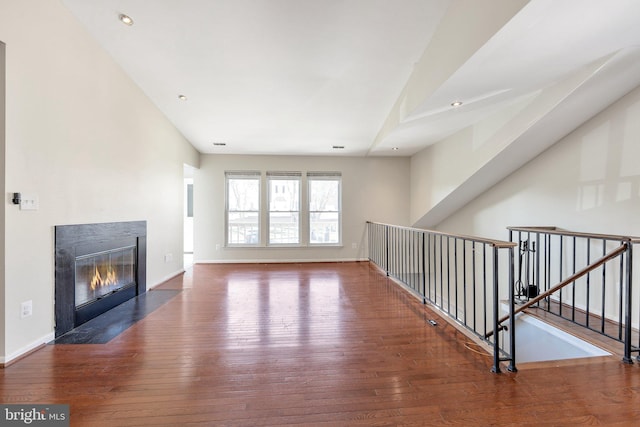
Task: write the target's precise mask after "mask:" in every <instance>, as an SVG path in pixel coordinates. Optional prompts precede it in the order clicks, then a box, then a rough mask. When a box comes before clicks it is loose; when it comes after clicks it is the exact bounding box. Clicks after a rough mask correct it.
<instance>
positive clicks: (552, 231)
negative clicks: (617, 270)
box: [507, 227, 640, 244]
mask: <svg viewBox="0 0 640 427" xmlns="http://www.w3.org/2000/svg"><path fill="white" fill-rule="evenodd" d="M507 230H510V231H521V232H523V233H543V234H554V235H556V236H571V237H573V236H575V237H584V238H589V239H602V240H617V241H621V242H630V243H634V244H637V243H640V237H635V236H622V235H618V234H598V233H582V232H577V231H569V230H563V229H562V228H557V227H507Z"/></svg>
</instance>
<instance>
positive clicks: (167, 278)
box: [147, 268, 185, 290]
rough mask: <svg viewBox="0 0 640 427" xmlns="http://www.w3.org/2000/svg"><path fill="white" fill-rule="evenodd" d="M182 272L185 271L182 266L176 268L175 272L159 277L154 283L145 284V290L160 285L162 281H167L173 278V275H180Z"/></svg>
mask: <svg viewBox="0 0 640 427" xmlns="http://www.w3.org/2000/svg"><path fill="white" fill-rule="evenodd" d="M184 272H185V269H184V268H182V269H180V270H178V271H176V272H174V273H171V274H169V275H168V276H165V277H164V278H162V279H160V281H158V282H156V283H154V284H153V285H149V284H147V290H150V289H153V288H155V287H156V286H160V285H162V284H163V283H164V282H167V281H169V280H171V279H173V278H174V277H178V276H180V275H181V274H184Z"/></svg>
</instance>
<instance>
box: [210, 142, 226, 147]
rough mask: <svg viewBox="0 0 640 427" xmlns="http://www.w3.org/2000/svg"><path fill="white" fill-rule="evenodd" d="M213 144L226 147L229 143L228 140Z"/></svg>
mask: <svg viewBox="0 0 640 427" xmlns="http://www.w3.org/2000/svg"><path fill="white" fill-rule="evenodd" d="M213 145H214V146H215V147H226V145H227V143H226V142H214V143H213Z"/></svg>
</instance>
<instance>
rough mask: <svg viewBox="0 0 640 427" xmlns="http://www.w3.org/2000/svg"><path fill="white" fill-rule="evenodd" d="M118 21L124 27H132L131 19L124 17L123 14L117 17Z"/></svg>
mask: <svg viewBox="0 0 640 427" xmlns="http://www.w3.org/2000/svg"><path fill="white" fill-rule="evenodd" d="M118 19H120V22H122V23H123V24H124V25H128V26H132V25H133V19H131V17H130V16H128V15H125V14H124V13H121V14H120V16H118Z"/></svg>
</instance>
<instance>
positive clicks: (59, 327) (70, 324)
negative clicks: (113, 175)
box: [55, 221, 147, 338]
mask: <svg viewBox="0 0 640 427" xmlns="http://www.w3.org/2000/svg"><path fill="white" fill-rule="evenodd" d="M55 247H56V253H55V260H56V262H55V265H56V275H55V313H56V317H55V321H56V324H55V333H56V338H58V337H60V336H62V335H64V334H65V333H67V332H69V331H70V330H72V329H73V328H75V327H77V326H80V325H82V324H83V323H85V322H88V321H89V320H91V319H93V318H95V317H97V316H99V315H101V314H102V313H105V312H106V311H108V310H111V309H112V308H114V307H116V306H118V305H120V304H122V303H123V302H125V301H128V300H130V299H132V298H135V297H137V296H139V295H142V294H143V293H145V292H146V256H147V223H146V221H128V222H109V223H98V224H77V225H57V226H55Z"/></svg>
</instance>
